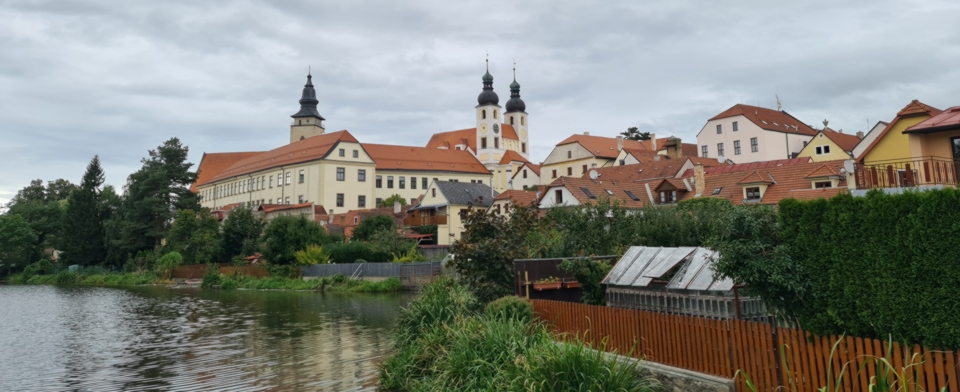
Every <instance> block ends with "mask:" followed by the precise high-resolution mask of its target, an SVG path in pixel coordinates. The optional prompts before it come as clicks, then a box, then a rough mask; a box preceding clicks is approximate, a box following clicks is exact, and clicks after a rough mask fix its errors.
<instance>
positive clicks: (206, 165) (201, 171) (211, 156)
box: [190, 151, 263, 192]
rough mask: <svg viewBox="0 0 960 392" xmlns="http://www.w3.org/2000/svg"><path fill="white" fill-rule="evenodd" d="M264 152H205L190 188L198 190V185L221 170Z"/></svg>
mask: <svg viewBox="0 0 960 392" xmlns="http://www.w3.org/2000/svg"><path fill="white" fill-rule="evenodd" d="M262 153H263V152H262V151H250V152H214V153H204V154H203V158H200V166H199V167H198V168H197V171H198V173H197V181H195V182H194V183H193V185H190V190H191V191H193V192H196V191H197V185H199V184H203V183H205V182H207V181H209V180H210V179H211V178H213V177H214V176H216V175H217V174H220V172H222V171H224V170H226V169H227V168H228V167H230V166H233V164H235V163H237V162H239V161H241V160H243V159H247V158H250V157H252V156H254V155H258V154H262Z"/></svg>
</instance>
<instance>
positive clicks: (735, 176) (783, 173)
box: [686, 161, 846, 205]
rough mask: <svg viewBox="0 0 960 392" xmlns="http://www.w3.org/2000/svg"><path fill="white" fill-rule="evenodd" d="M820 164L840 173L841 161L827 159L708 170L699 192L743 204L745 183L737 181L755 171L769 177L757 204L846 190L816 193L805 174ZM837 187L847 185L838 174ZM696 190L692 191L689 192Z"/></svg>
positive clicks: (833, 193) (751, 174) (826, 195)
mask: <svg viewBox="0 0 960 392" xmlns="http://www.w3.org/2000/svg"><path fill="white" fill-rule="evenodd" d="M822 166H827V167H828V168H831V169H833V170H836V171H837V172H839V170H840V168H841V167H843V161H826V162H810V163H804V164H795V165H786V166H772V167H765V168H761V169H758V170H751V171H750V173H745V172H742V171H741V172H720V173H716V174H710V173H707V174H706V175H705V176H704V189H703V190H702V191H700V190H698V191H699V192H702V196H703V197H721V198H725V199H728V200H730V201H731V202H733V204H743V188H744V185H741V184H739V183H740V182H741V181H742V180H744V176H745V175H749V176H753V175H754V174H756V175H757V176H758V177H760V178H761V179H766V180H770V182H769V183H768V184H767V190H766V191H765V192H764V194H763V198H762V199H761V200H760V202H759V203H761V204H768V205H773V204H777V203H779V202H780V200H782V199H785V198H788V197H804V198H816V197H817V195H818V196H824V197H832V196H835V195H836V194H837V193H838V192H845V190H837V191H833V190H825V191H820V192H819V193H818V192H816V191H818V190H815V189H813V185H812V184H811V180H810V179H809V178H807V177H808V175H810V174H811V173H814V172H816V171H818V170H820V168H821V167H822ZM717 188H720V193H719V194H717V195H714V194H713V191H714V190H715V189H717ZM839 188H841V189H845V188H846V179H845V178H843V177H841V179H840V186H839ZM692 193H695V192H692ZM689 197H692V196H691V195H689V194H688V195H686V198H689Z"/></svg>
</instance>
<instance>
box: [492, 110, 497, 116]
mask: <svg viewBox="0 0 960 392" xmlns="http://www.w3.org/2000/svg"><path fill="white" fill-rule="evenodd" d="M493 118H497V111H496V110H494V111H493Z"/></svg>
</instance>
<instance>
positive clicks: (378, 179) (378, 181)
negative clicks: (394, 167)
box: [375, 176, 383, 188]
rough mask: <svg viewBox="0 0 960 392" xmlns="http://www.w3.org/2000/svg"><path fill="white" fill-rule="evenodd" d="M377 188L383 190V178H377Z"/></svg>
mask: <svg viewBox="0 0 960 392" xmlns="http://www.w3.org/2000/svg"><path fill="white" fill-rule="evenodd" d="M375 181H376V183H377V188H383V176H377V178H376V180H375Z"/></svg>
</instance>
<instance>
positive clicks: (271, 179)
mask: <svg viewBox="0 0 960 392" xmlns="http://www.w3.org/2000/svg"><path fill="white" fill-rule="evenodd" d="M270 187H271V188H273V176H270Z"/></svg>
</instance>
